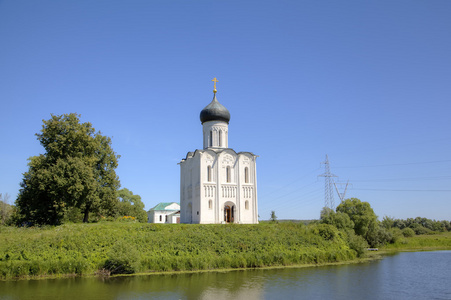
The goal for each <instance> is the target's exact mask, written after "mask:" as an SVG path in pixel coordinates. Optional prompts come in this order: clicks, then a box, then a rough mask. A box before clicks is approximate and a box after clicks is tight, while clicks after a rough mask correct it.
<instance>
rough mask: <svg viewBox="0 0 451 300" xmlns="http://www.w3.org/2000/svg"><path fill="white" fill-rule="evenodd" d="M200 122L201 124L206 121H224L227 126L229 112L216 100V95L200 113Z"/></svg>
mask: <svg viewBox="0 0 451 300" xmlns="http://www.w3.org/2000/svg"><path fill="white" fill-rule="evenodd" d="M200 121H201V122H202V124H203V123H205V122H208V121H224V122H227V124H228V123H229V121H230V112H229V111H228V110H227V108H225V107H224V106H223V105H222V104H221V103H219V102H218V100H216V93H215V95H214V97H213V100H212V101H211V102H210V104H208V105H207V106H205V108H204V109H202V111H201V112H200Z"/></svg>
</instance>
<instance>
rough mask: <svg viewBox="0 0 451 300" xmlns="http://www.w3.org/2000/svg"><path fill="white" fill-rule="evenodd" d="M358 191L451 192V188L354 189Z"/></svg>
mask: <svg viewBox="0 0 451 300" xmlns="http://www.w3.org/2000/svg"><path fill="white" fill-rule="evenodd" d="M353 190H357V191H390V192H451V190H407V189H406V190H404V189H353Z"/></svg>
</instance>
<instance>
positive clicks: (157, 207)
mask: <svg viewBox="0 0 451 300" xmlns="http://www.w3.org/2000/svg"><path fill="white" fill-rule="evenodd" d="M171 204H177V205H178V206H180V204H178V203H177V202H161V203H158V204H157V205H156V206H155V207H153V208H151V209H150V210H167V211H175V210H180V209H166V208H165V207H167V206H169V205H171ZM150 210H149V211H150Z"/></svg>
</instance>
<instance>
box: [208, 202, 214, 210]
mask: <svg viewBox="0 0 451 300" xmlns="http://www.w3.org/2000/svg"><path fill="white" fill-rule="evenodd" d="M212 208H213V201H211V200H208V209H212Z"/></svg>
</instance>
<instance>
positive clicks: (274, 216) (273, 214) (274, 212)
mask: <svg viewBox="0 0 451 300" xmlns="http://www.w3.org/2000/svg"><path fill="white" fill-rule="evenodd" d="M269 219H270V220H271V221H272V222H276V221H277V216H276V211H274V210H272V211H271V216H270V217H269Z"/></svg>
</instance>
